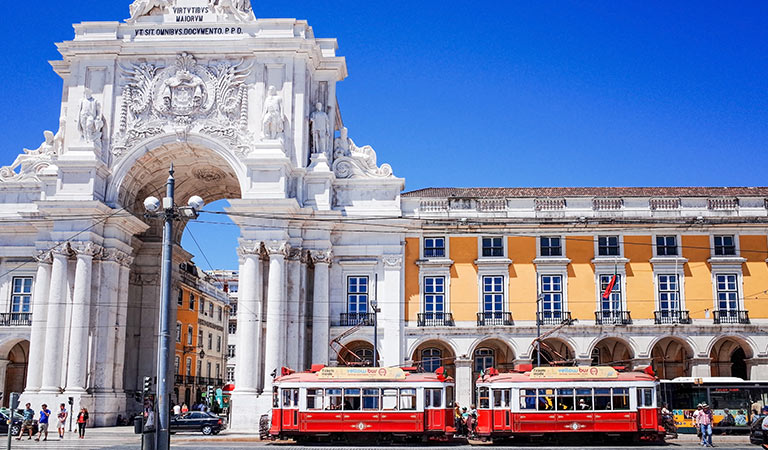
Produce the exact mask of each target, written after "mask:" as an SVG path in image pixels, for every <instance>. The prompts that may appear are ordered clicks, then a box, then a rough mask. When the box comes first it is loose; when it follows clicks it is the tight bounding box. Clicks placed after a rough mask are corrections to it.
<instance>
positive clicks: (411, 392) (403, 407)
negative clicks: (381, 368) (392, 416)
mask: <svg viewBox="0 0 768 450" xmlns="http://www.w3.org/2000/svg"><path fill="white" fill-rule="evenodd" d="M415 409H416V389H400V411H413V410H415Z"/></svg>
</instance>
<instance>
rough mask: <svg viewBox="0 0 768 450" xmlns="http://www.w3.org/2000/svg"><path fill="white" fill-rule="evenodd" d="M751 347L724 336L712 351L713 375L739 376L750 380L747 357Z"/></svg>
mask: <svg viewBox="0 0 768 450" xmlns="http://www.w3.org/2000/svg"><path fill="white" fill-rule="evenodd" d="M750 353H751V352H750V351H749V347H748V346H747V345H745V344H744V343H742V342H739V341H738V340H737V339H735V338H731V337H724V338H721V339H719V340H718V341H717V342H715V345H713V346H712V351H711V352H710V355H709V356H710V358H712V376H713V377H737V378H741V379H742V380H749V370H748V368H747V359H748V358H749V357H750V356H751V355H750Z"/></svg>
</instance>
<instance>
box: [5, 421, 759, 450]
mask: <svg viewBox="0 0 768 450" xmlns="http://www.w3.org/2000/svg"><path fill="white" fill-rule="evenodd" d="M50 436H51V438H52V439H50V440H49V441H47V442H35V441H28V440H22V441H16V440H14V441H13V444H12V448H14V449H33V448H34V449H57V450H97V449H111V450H138V449H139V448H140V444H139V442H140V437H139V436H137V435H135V434H133V428H130V427H121V428H99V429H89V430H88V433H87V436H86V439H84V440H80V439H77V434H76V433H67V437H66V439H64V440H63V441H59V440H58V438H55V436H56V434H55V432H54V433H53V434H51V435H50ZM171 444H172V447H173V448H179V449H185V450H210V449H212V448H222V449H245V448H249V449H254V448H262V449H270V450H294V449H306V448H311V447H302V446H296V445H292V444H274V443H262V442H259V441H258V438H257V436H255V435H253V434H245V433H231V432H230V433H228V432H226V431H225V432H223V433H222V434H220V435H218V436H203V435H202V434H177V435H174V436H173V438H172V442H171ZM590 444H591V445H592V446H578V445H572V444H568V445H565V446H557V447H555V446H553V445H552V444H540V445H511V446H507V445H505V446H491V445H489V444H478V445H474V446H472V447H474V448H480V449H482V448H483V447H489V448H493V449H494V450H495V449H509V450H513V449H530V448H558V449H573V450H590V449H599V450H606V449H614V448H627V449H630V448H641V449H645V450H653V449H667V450H670V449H675V448H681V449H682V448H701V447H699V445H698V443H697V441H696V438H695V436H681V437H680V438H679V439H676V440H670V441H669V444H668V445H666V446H651V445H643V446H621V447H617V446H616V445H615V444H610V443H605V444H603V443H599V442H590ZM715 445H716V446H717V448H721V449H740V450H741V449H750V450H758V449H759V447H757V446H754V445H749V442H748V439H747V437H746V436H715ZM2 447H3V448H4V447H5V441H3V442H2ZM318 447H320V448H322V449H323V450H335V449H340V450H341V449H343V450H360V449H367V448H374V447H364V446H348V447H339V446H330V445H323V446H318ZM420 447H421V448H425V449H427V448H469V447H470V446H466V445H450V444H446V445H434V446H420ZM377 448H381V447H377ZM385 448H387V449H388V450H408V449H413V448H414V447H403V446H399V447H395V446H393V447H385ZM489 450H490V449H489Z"/></svg>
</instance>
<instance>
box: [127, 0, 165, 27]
mask: <svg viewBox="0 0 768 450" xmlns="http://www.w3.org/2000/svg"><path fill="white" fill-rule="evenodd" d="M170 6H171V0H134V2H133V3H131V17H130V18H129V19H128V20H127V22H134V21H136V19H138V18H139V17H141V16H146V15H147V14H149V13H150V12H152V10H153V9H155V8H160V9H163V10H165V9H167V8H168V7H170Z"/></svg>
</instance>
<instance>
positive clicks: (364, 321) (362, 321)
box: [339, 313, 373, 327]
mask: <svg viewBox="0 0 768 450" xmlns="http://www.w3.org/2000/svg"><path fill="white" fill-rule="evenodd" d="M339 325H340V326H342V327H354V326H357V325H361V326H364V327H372V326H373V313H341V317H340V319H339Z"/></svg>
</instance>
